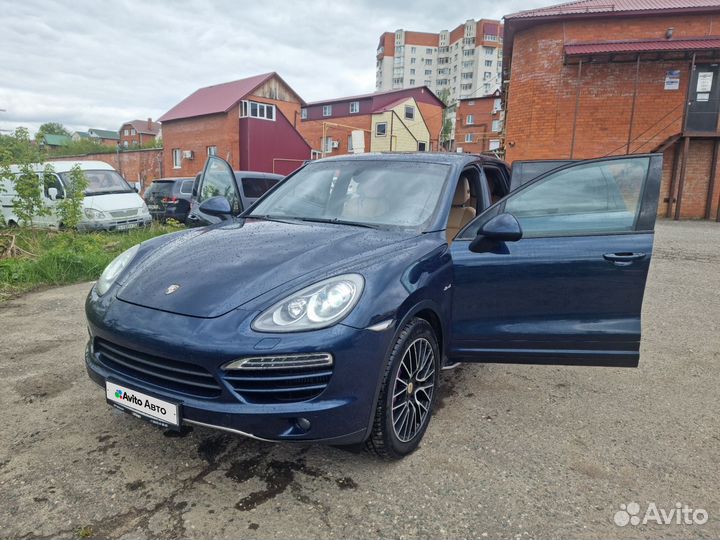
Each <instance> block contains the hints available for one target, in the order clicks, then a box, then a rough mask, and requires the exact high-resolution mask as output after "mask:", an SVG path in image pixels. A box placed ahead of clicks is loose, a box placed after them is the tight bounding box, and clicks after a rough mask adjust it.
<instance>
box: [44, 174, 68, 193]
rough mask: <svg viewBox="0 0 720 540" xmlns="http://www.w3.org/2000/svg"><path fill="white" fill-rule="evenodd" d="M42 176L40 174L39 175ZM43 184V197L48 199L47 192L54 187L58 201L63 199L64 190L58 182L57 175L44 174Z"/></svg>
mask: <svg viewBox="0 0 720 540" xmlns="http://www.w3.org/2000/svg"><path fill="white" fill-rule="evenodd" d="M41 174H42V173H41ZM43 184H44V188H45V189H44V191H45V197H47V198H50V193H49V192H48V190H49V189H50V188H51V187H54V188H55V189H57V192H58V195H57V198H58V199H62V198H64V197H65V189H64V188H63V185H62V182H61V181H60V178H59V177H58V175H56V174H53V173H50V174H44V175H43Z"/></svg>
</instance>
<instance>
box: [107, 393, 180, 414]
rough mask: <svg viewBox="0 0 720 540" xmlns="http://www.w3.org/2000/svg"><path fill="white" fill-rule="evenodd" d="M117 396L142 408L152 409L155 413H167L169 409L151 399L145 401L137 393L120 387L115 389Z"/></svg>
mask: <svg viewBox="0 0 720 540" xmlns="http://www.w3.org/2000/svg"><path fill="white" fill-rule="evenodd" d="M115 397H116V398H117V399H121V400H123V401H129V402H130V403H132V404H133V405H136V406H138V407H142V408H144V409H147V410H149V411H152V412H154V413H160V414H167V409H165V407H163V406H161V405H156V404H155V403H150V400H149V399H145V401H143V400H142V399H140V398H139V397H137V396H136V395H135V394H131V393H130V392H127V391H123V390H120V389H119V388H117V389H116V390H115Z"/></svg>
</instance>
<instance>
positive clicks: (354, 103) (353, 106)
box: [350, 101, 360, 114]
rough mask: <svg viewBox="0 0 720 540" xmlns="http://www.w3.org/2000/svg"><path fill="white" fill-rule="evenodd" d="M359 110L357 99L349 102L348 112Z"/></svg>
mask: <svg viewBox="0 0 720 540" xmlns="http://www.w3.org/2000/svg"><path fill="white" fill-rule="evenodd" d="M359 112H360V102H359V101H351V102H350V114H353V113H359Z"/></svg>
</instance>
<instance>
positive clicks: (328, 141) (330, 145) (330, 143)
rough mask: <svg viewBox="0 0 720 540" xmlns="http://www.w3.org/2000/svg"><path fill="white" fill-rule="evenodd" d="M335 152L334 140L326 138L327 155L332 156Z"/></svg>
mask: <svg viewBox="0 0 720 540" xmlns="http://www.w3.org/2000/svg"><path fill="white" fill-rule="evenodd" d="M332 151H333V138H332V137H325V153H326V154H330V153H332Z"/></svg>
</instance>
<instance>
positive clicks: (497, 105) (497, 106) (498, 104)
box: [493, 98, 502, 112]
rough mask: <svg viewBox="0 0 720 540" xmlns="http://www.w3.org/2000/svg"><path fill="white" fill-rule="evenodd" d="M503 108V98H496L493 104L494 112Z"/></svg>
mask: <svg viewBox="0 0 720 540" xmlns="http://www.w3.org/2000/svg"><path fill="white" fill-rule="evenodd" d="M501 110H502V99H500V98H495V103H494V104H493V112H498V111H501Z"/></svg>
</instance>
